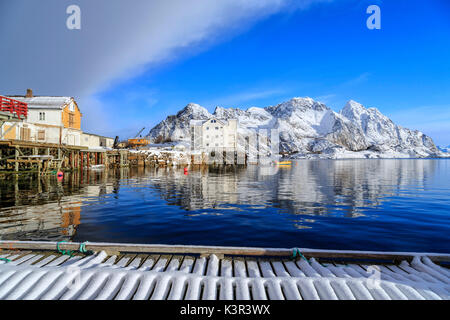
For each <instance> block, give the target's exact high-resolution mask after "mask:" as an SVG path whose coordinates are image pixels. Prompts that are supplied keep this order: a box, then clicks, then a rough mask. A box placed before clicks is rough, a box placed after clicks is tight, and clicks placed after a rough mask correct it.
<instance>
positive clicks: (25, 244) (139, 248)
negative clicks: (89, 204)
mask: <svg viewBox="0 0 450 320" xmlns="http://www.w3.org/2000/svg"><path fill="white" fill-rule="evenodd" d="M11 246H14V248H15V249H23V250H24V249H27V250H55V248H56V242H40V241H35V242H33V241H4V240H2V241H0V248H3V249H10V247H11ZM59 246H60V248H61V249H64V250H75V251H76V250H78V249H79V246H80V244H79V243H75V242H72V243H61V244H60V245H59ZM86 249H87V250H93V251H101V250H104V251H107V252H108V251H109V252H111V251H112V252H122V253H166V254H174V253H178V254H186V253H188V254H202V255H209V254H216V255H240V256H270V257H291V256H292V249H276V248H273V249H272V248H239V247H208V246H179V245H175V246H167V245H151V244H114V243H87V244H86ZM300 251H301V252H302V253H303V255H304V256H305V257H306V258H311V257H314V258H329V259H332V258H343V259H376V260H390V261H393V260H411V259H412V258H413V257H414V256H418V255H422V256H427V257H428V258H430V260H432V261H448V262H450V254H441V253H415V252H411V253H405V252H375V251H367V252H358V251H337V250H314V249H300Z"/></svg>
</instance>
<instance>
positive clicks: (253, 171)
mask: <svg viewBox="0 0 450 320" xmlns="http://www.w3.org/2000/svg"><path fill="white" fill-rule="evenodd" d="M435 166H436V162H434V161H430V160H350V161H348V160H347V161H332V160H322V161H299V162H296V163H294V165H293V166H292V167H290V168H279V169H277V168H264V167H257V166H249V167H248V168H247V169H242V170H236V171H235V172H234V171H229V172H225V173H217V172H211V171H208V170H205V171H191V172H190V173H189V175H188V176H185V175H183V173H182V172H180V171H166V170H154V171H151V172H148V174H149V175H150V177H151V181H150V184H151V185H152V188H154V189H156V190H157V191H158V192H159V193H160V196H161V197H162V198H163V199H165V200H166V201H168V202H169V204H173V205H178V206H180V207H182V208H183V209H185V210H198V209H208V208H224V207H227V208H236V206H237V205H249V206H255V207H269V206H272V207H278V208H281V209H283V210H285V211H287V212H290V213H295V214H312V215H324V214H329V213H332V212H342V213H344V214H345V215H347V216H358V215H361V214H362V210H361V209H362V208H369V207H376V206H378V205H380V204H381V202H382V201H386V199H385V198H386V197H389V196H393V195H396V194H398V193H399V192H400V191H401V189H402V187H404V186H407V185H411V184H412V185H414V186H415V187H419V188H423V187H425V185H426V180H427V177H429V176H431V175H432V174H433V172H434V170H435ZM267 170H269V171H274V172H275V174H272V175H270V174H268V172H265V171H267ZM269 173H270V172H269ZM272 173H273V172H272Z"/></svg>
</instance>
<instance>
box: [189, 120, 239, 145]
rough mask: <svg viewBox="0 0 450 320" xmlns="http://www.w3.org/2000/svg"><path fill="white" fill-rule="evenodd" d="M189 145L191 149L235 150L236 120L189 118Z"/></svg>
mask: <svg viewBox="0 0 450 320" xmlns="http://www.w3.org/2000/svg"><path fill="white" fill-rule="evenodd" d="M190 127H191V147H192V149H193V150H199V151H200V150H214V149H221V150H225V151H236V148H237V146H236V143H237V120H236V119H228V120H223V119H217V118H212V119H208V120H191V122H190Z"/></svg>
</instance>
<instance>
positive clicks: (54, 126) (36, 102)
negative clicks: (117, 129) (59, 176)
mask: <svg viewBox="0 0 450 320" xmlns="http://www.w3.org/2000/svg"><path fill="white" fill-rule="evenodd" d="M8 98H10V99H13V100H17V101H21V102H24V103H26V104H27V105H28V115H27V117H26V118H25V119H23V120H22V121H20V122H16V123H9V122H6V123H4V125H3V126H2V128H1V130H2V131H1V134H2V139H9V140H22V141H30V142H37V143H52V144H60V145H68V146H85V147H86V148H88V149H98V148H102V147H105V148H107V147H109V148H111V147H112V145H113V143H114V139H113V138H109V137H102V136H98V135H93V134H89V133H84V132H83V131H82V130H81V118H82V114H81V111H80V109H79V107H78V104H77V103H76V101H75V99H74V98H72V97H51V96H33V92H32V90H30V89H28V90H27V94H26V96H8ZM11 126H14V127H13V128H11Z"/></svg>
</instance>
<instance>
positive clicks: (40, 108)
mask: <svg viewBox="0 0 450 320" xmlns="http://www.w3.org/2000/svg"><path fill="white" fill-rule="evenodd" d="M81 119H82V113H81V110H80V108H79V106H78V104H77V102H76V101H75V99H74V98H72V97H54V96H33V92H32V90H31V89H28V90H27V94H26V95H25V96H2V95H0V169H1V170H14V171H20V170H32V169H33V168H34V169H37V171H38V172H42V173H43V174H44V173H47V172H50V171H51V172H53V171H54V170H55V169H56V170H59V169H61V168H71V169H79V168H95V167H97V166H105V165H106V166H115V165H120V166H124V165H127V162H128V161H127V153H126V152H122V151H118V150H113V147H114V139H113V138H110V137H104V136H100V135H97V134H92V133H86V132H83V131H82V130H81ZM52 170H53V171H52Z"/></svg>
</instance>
